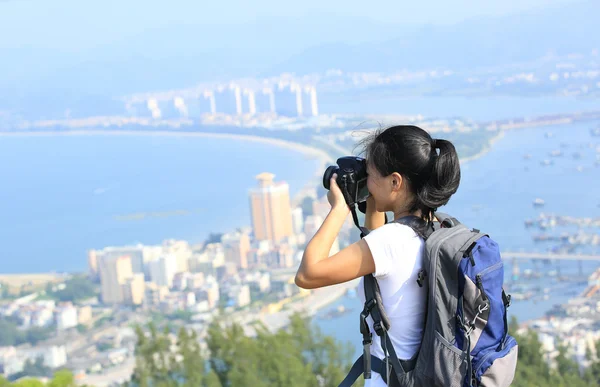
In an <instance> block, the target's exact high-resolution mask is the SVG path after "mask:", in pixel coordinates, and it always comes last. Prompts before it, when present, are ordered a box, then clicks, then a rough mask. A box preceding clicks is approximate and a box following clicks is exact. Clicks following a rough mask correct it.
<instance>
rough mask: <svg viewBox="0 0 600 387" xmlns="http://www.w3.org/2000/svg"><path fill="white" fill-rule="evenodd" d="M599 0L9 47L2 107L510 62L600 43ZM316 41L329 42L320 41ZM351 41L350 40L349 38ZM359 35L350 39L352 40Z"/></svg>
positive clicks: (86, 110)
mask: <svg viewBox="0 0 600 387" xmlns="http://www.w3.org/2000/svg"><path fill="white" fill-rule="evenodd" d="M599 14H600V2H599V1H598V0H589V1H585V2H581V3H575V4H574V5H563V6H557V7H554V8H549V9H543V10H538V11H535V12H534V11H531V12H527V13H522V14H518V15H514V16H504V17H498V18H479V19H476V20H468V21H465V22H462V23H459V24H457V25H452V26H431V25H430V26H416V25H406V24H402V25H393V24H380V23H376V22H373V21H372V20H363V19H357V18H346V17H344V16H338V15H327V14H316V15H313V16H310V17H309V18H306V17H304V18H300V17H295V16H293V15H290V17H289V18H286V19H268V20H257V21H255V22H253V23H251V24H248V25H231V26H218V27H215V26H206V25H168V26H162V27H160V28H157V29H155V30H148V31H144V32H143V33H140V34H137V35H133V36H128V37H123V39H122V40H118V41H114V42H112V43H111V44H105V45H100V46H93V45H92V46H89V47H85V49H83V48H82V49H81V50H77V49H75V48H73V49H72V50H67V51H64V52H63V51H58V50H55V49H54V50H53V49H45V48H40V47H34V46H31V47H29V46H26V47H25V46H23V47H20V46H19V47H8V48H7V49H4V50H3V53H2V54H3V55H2V57H3V61H0V112H1V111H3V110H6V111H11V112H12V113H13V114H16V115H23V116H24V117H32V116H33V117H39V118H42V117H47V118H50V117H57V115H63V114H64V112H65V111H66V109H69V112H70V114H71V116H73V117H76V116H86V115H90V114H119V113H121V110H122V106H121V105H120V104H119V103H116V102H115V101H113V100H112V97H114V96H118V95H123V94H129V93H134V92H143V91H152V90H165V89H171V88H181V87H187V86H190V85H194V84H197V83H199V82H202V81H209V80H210V81H214V80H223V81H227V80H229V79H231V78H235V77H246V76H247V77H252V76H273V75H277V74H281V73H283V72H295V73H297V74H306V73H311V72H323V71H325V70H327V69H331V68H338V69H341V70H344V71H394V70H398V69H423V68H434V67H446V68H451V69H454V70H460V69H474V68H478V67H485V66H493V65H502V64H507V63H514V62H515V61H527V60H530V59H535V58H540V57H541V56H544V55H546V54H548V53H557V54H565V53H572V52H589V51H590V50H591V49H592V48H600V28H599V27H598V26H597V18H598V15H599ZM314 42H320V43H319V44H317V45H314ZM340 42H344V43H340ZM348 42H351V43H348Z"/></svg>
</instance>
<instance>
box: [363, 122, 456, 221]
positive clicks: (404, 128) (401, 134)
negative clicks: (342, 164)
mask: <svg viewBox="0 0 600 387" xmlns="http://www.w3.org/2000/svg"><path fill="white" fill-rule="evenodd" d="M360 144H361V145H363V148H364V149H363V151H364V153H365V154H366V155H365V156H366V158H367V162H368V163H370V164H371V165H372V166H373V167H375V169H376V170H377V171H378V172H379V173H380V174H381V175H382V176H389V175H391V174H392V173H394V172H398V173H399V174H400V175H401V176H402V177H403V178H404V179H405V180H407V181H408V186H409V189H410V190H411V192H412V193H413V194H414V200H413V201H412V203H410V204H409V208H408V211H410V212H411V213H412V212H415V211H417V210H421V216H422V218H423V219H424V220H427V221H429V220H431V219H432V215H433V213H434V212H435V211H436V210H437V209H438V208H439V207H441V206H443V205H445V204H446V203H448V201H449V200H450V197H451V196H452V195H453V194H454V193H455V192H456V191H457V190H458V186H459V184H460V162H459V160H458V154H457V153H456V149H455V148H454V145H453V144H452V143H451V142H450V141H447V140H442V139H433V138H432V137H431V136H430V135H429V133H427V132H426V131H425V130H423V129H421V128H419V127H417V126H413V125H398V126H392V127H390V128H387V129H379V130H377V131H375V132H374V133H373V134H371V135H369V136H367V137H365V138H364V139H363V140H362V141H361V143H360ZM438 151H439V153H438Z"/></svg>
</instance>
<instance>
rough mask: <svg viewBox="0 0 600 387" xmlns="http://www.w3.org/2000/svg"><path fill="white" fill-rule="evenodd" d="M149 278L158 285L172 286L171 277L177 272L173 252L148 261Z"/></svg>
mask: <svg viewBox="0 0 600 387" xmlns="http://www.w3.org/2000/svg"><path fill="white" fill-rule="evenodd" d="M148 267H149V269H150V270H149V271H150V280H151V281H152V282H154V283H155V284H156V285H158V286H166V287H168V288H169V289H170V288H171V287H172V286H173V277H175V274H176V273H177V258H176V256H175V255H173V254H167V255H164V256H162V257H160V258H159V259H158V260H156V261H151V262H149V263H148Z"/></svg>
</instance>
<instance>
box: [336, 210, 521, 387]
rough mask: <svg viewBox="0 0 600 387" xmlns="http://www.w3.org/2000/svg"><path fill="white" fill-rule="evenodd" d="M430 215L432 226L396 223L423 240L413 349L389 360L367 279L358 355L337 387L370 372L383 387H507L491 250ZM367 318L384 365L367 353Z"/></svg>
mask: <svg viewBox="0 0 600 387" xmlns="http://www.w3.org/2000/svg"><path fill="white" fill-rule="evenodd" d="M435 217H436V218H437V221H436V222H433V223H429V225H425V224H424V222H423V221H422V220H421V219H420V218H417V217H414V216H411V217H406V218H402V219H398V220H396V222H398V223H402V224H406V225H408V226H410V227H412V228H413V229H414V230H415V232H417V234H419V235H420V236H422V237H423V238H424V239H425V254H424V258H423V259H424V262H423V270H421V271H420V272H419V275H418V279H417V283H418V284H419V286H423V285H424V284H425V281H427V283H428V285H429V293H428V297H427V300H428V301H427V314H426V319H425V327H424V331H423V339H422V342H421V347H420V349H419V351H417V353H416V354H415V355H414V356H413V358H411V359H404V360H402V359H398V357H397V356H396V352H395V350H394V347H393V345H392V343H391V341H390V338H389V335H388V334H387V331H388V330H389V329H390V321H389V319H388V317H387V315H386V314H385V310H384V308H383V303H382V299H381V294H380V292H379V285H378V284H377V280H376V279H375V278H374V277H373V275H371V274H369V275H367V276H365V277H364V288H365V304H364V308H363V310H362V312H361V315H360V330H361V333H362V335H363V355H361V356H360V357H359V358H358V359H357V360H356V362H355V363H354V365H353V366H352V368H351V370H350V372H349V373H348V375H347V376H346V378H345V379H344V380H343V381H342V383H341V384H340V387H349V386H352V385H353V384H354V382H355V381H356V380H357V379H358V377H359V376H360V374H361V373H362V374H363V375H364V377H365V379H369V378H370V377H371V370H374V371H376V372H378V373H379V374H380V375H381V376H382V378H383V380H384V381H385V382H386V383H387V384H388V385H390V386H411V387H413V386H414V387H421V386H423V387H425V386H427V387H429V386H440V387H442V386H443V387H446V386H449V387H471V386H483V387H505V386H509V385H510V384H511V383H512V380H513V378H514V375H515V370H516V365H517V354H518V345H517V342H516V340H515V339H514V338H513V337H512V336H510V335H509V334H508V324H507V308H508V306H509V305H510V295H507V294H506V293H505V292H504V289H503V286H502V285H503V281H504V268H503V263H502V259H501V257H500V249H499V247H498V244H497V243H496V242H494V241H493V240H492V239H491V238H490V237H489V236H488V235H486V234H483V233H481V232H480V231H479V230H476V229H472V230H471V229H469V228H467V227H466V226H464V225H463V224H461V223H460V222H459V221H458V220H456V219H455V218H452V217H450V216H448V215H446V214H441V213H436V214H435ZM422 230H426V231H422ZM369 315H370V316H371V318H372V319H373V328H374V330H375V332H376V334H377V335H379V336H380V337H381V345H382V347H383V353H384V354H387V356H386V358H385V359H379V358H377V357H375V356H372V355H371V354H370V345H371V342H372V341H371V337H372V336H371V333H370V331H369V327H368V325H367V317H368V316H369Z"/></svg>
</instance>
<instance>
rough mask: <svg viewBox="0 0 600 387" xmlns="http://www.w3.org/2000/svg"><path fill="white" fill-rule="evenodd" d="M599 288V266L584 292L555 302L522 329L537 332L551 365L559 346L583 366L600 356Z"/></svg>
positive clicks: (545, 355) (589, 279)
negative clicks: (560, 302) (564, 300)
mask: <svg viewBox="0 0 600 387" xmlns="http://www.w3.org/2000/svg"><path fill="white" fill-rule="evenodd" d="M599 289H600V269H597V270H596V271H594V272H593V273H592V274H591V275H590V276H589V278H588V286H587V288H586V289H585V290H584V291H583V292H582V293H581V295H579V296H578V297H575V298H572V299H570V300H569V301H568V302H567V303H566V304H563V305H556V306H555V307H554V309H553V310H551V311H550V312H549V313H548V314H547V315H546V316H545V317H543V318H540V319H535V320H531V321H529V322H528V323H526V324H525V325H524V326H522V327H521V328H520V332H521V333H523V331H524V330H526V329H533V330H534V331H535V332H536V333H537V335H538V338H539V340H540V343H541V346H542V351H543V354H544V358H545V359H546V361H547V362H548V363H549V364H550V365H555V359H556V357H557V356H558V354H559V349H560V347H565V348H566V350H567V356H569V357H571V358H573V359H574V360H575V361H576V362H577V363H578V364H579V366H580V368H581V369H584V368H586V367H588V366H589V365H590V363H591V360H595V359H598V358H600V353H596V343H597V342H598V341H599V340H600V292H598V290H599ZM590 354H591V356H592V357H593V359H590Z"/></svg>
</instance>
